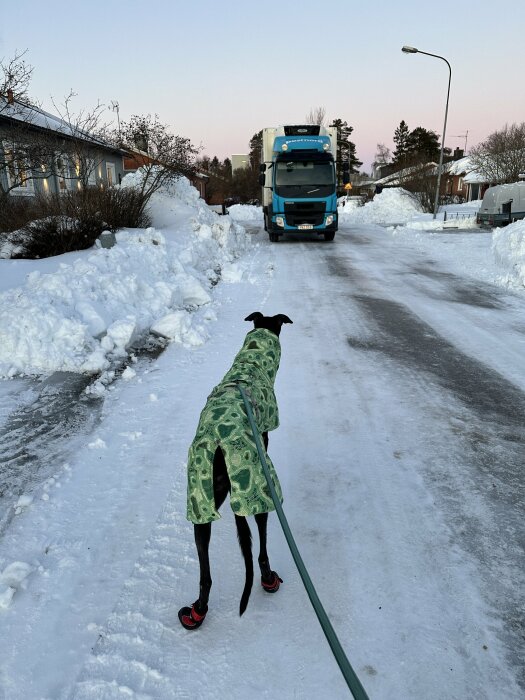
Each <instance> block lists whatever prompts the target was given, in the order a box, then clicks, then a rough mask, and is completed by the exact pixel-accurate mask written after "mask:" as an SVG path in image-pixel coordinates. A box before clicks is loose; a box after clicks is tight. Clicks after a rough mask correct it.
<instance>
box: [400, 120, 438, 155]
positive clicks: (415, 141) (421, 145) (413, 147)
mask: <svg viewBox="0 0 525 700" xmlns="http://www.w3.org/2000/svg"><path fill="white" fill-rule="evenodd" d="M440 149H441V145H440V143H439V136H438V135H437V134H436V133H435V132H434V131H429V130H428V129H424V128H423V127H422V126H418V127H416V128H415V129H413V130H412V131H411V132H410V135H409V137H408V152H409V154H410V160H411V161H412V162H413V161H417V162H421V163H424V162H428V161H435V162H436V163H437V162H438V160H439V153H440Z"/></svg>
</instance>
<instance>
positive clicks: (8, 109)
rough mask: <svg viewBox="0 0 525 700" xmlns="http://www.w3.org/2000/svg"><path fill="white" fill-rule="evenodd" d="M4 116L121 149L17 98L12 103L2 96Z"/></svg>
mask: <svg viewBox="0 0 525 700" xmlns="http://www.w3.org/2000/svg"><path fill="white" fill-rule="evenodd" d="M2 117H4V118H7V119H14V120H16V121H20V122H24V123H26V124H28V125H29V126H33V127H37V128H39V129H45V130H47V131H54V132H56V133H59V134H63V135H64V136H70V137H72V138H77V139H78V138H82V139H85V140H86V141H91V142H92V143H96V144H98V145H100V146H102V147H103V148H110V149H111V150H119V149H117V148H115V147H114V146H112V145H111V144H109V143H106V142H104V141H102V140H101V139H99V138H97V137H95V136H93V135H92V134H90V133H89V132H87V131H83V130H82V129H80V128H78V127H75V126H73V125H72V124H70V123H69V122H67V121H65V120H64V119H62V118H61V117H57V116H55V115H54V114H50V113H49V112H46V111H45V110H43V109H41V108H40V107H37V106H35V105H30V104H25V103H23V102H19V101H17V100H15V102H14V103H12V104H10V103H9V102H8V101H7V100H6V98H5V97H1V96H0V118H2Z"/></svg>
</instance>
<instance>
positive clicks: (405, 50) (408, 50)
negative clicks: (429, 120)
mask: <svg viewBox="0 0 525 700" xmlns="http://www.w3.org/2000/svg"><path fill="white" fill-rule="evenodd" d="M401 51H402V52H403V53H423V54H425V56H433V57H434V58H440V59H441V60H442V61H445V63H446V64H447V66H448V89H447V104H446V107H445V121H444V123H443V135H442V137H441V152H440V154H439V168H438V178H437V186H436V198H435V200H434V216H433V218H434V219H435V218H436V214H437V210H438V203H439V188H440V185H441V168H442V167H443V148H444V146H445V132H446V130H447V115H448V98H449V95H450V81H451V79H452V68H451V67H450V63H449V62H448V61H447V59H446V58H443V56H438V55H437V54H435V53H428V52H427V51H421V50H420V49H415V48H414V47H413V46H403V48H402V49H401Z"/></svg>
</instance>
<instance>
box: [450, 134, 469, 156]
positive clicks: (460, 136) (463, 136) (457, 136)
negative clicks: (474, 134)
mask: <svg viewBox="0 0 525 700" xmlns="http://www.w3.org/2000/svg"><path fill="white" fill-rule="evenodd" d="M450 138H452V139H465V146H464V149H463V155H467V139H468V129H467V130H466V131H465V133H464V134H455V135H454V134H453V135H452V136H451V137H450Z"/></svg>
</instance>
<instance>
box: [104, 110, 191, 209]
mask: <svg viewBox="0 0 525 700" xmlns="http://www.w3.org/2000/svg"><path fill="white" fill-rule="evenodd" d="M114 139H115V141H116V142H117V143H120V144H121V145H122V147H123V148H125V149H126V150H127V151H129V157H130V158H131V159H132V160H133V161H134V162H135V166H136V167H137V168H140V169H141V173H142V181H141V185H140V190H141V192H142V194H143V195H144V197H145V202H146V203H147V201H148V200H149V199H150V197H151V195H152V194H153V193H154V192H156V191H157V190H158V189H160V188H161V187H163V186H164V185H167V184H169V183H171V182H173V181H174V180H176V179H178V178H179V177H180V176H181V175H186V176H191V175H192V174H193V173H194V172H195V156H196V155H197V153H198V150H197V149H196V148H195V147H194V146H193V145H192V144H191V142H190V140H189V139H187V138H183V137H182V136H175V135H174V134H171V133H170V132H169V131H168V127H167V126H166V125H165V124H161V122H160V121H159V118H158V116H157V115H155V116H154V117H152V116H151V115H150V114H148V115H146V116H133V117H131V119H130V121H129V122H122V124H121V129H120V136H119V135H117V134H114Z"/></svg>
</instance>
